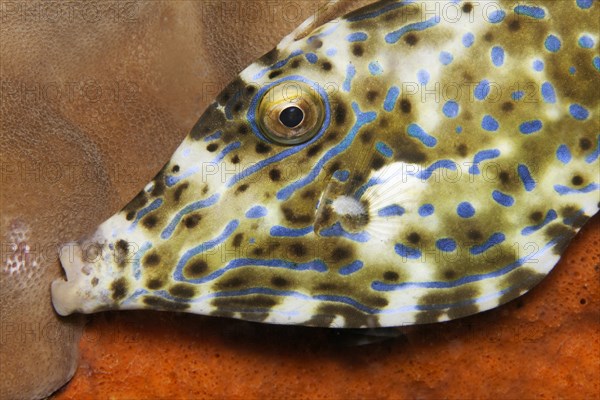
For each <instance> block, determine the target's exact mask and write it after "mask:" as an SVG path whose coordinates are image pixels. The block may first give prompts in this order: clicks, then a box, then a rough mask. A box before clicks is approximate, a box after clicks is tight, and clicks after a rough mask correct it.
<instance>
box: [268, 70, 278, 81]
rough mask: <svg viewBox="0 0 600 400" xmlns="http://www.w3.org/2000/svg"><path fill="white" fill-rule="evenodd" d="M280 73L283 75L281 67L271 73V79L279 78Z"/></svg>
mask: <svg viewBox="0 0 600 400" xmlns="http://www.w3.org/2000/svg"><path fill="white" fill-rule="evenodd" d="M279 75H281V70H280V69H278V70H277V71H271V72H270V73H269V79H273V78H277V77H278V76H279Z"/></svg>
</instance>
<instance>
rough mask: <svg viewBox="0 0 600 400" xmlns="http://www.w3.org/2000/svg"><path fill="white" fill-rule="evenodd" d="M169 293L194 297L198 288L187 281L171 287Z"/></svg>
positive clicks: (176, 295) (186, 297)
mask: <svg viewBox="0 0 600 400" xmlns="http://www.w3.org/2000/svg"><path fill="white" fill-rule="evenodd" d="M169 293H170V294H171V295H173V296H175V297H181V298H184V299H189V298H191V297H194V295H195V294H196V289H195V288H194V287H193V286H191V285H188V284H185V283H178V284H175V285H173V286H171V288H170V289H169Z"/></svg>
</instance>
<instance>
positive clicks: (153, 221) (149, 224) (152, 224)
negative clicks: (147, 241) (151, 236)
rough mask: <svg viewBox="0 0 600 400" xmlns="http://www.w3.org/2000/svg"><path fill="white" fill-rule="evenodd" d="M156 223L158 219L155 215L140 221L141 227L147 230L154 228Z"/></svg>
mask: <svg viewBox="0 0 600 400" xmlns="http://www.w3.org/2000/svg"><path fill="white" fill-rule="evenodd" d="M157 222H158V218H157V217H156V216H155V215H148V216H147V217H146V218H144V219H142V225H144V226H145V227H146V228H148V229H152V228H154V227H155V226H156V223H157Z"/></svg>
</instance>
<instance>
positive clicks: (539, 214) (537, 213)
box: [529, 211, 544, 222]
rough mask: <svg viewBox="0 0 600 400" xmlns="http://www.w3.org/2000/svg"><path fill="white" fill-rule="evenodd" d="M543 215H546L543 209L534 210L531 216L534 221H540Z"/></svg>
mask: <svg viewBox="0 0 600 400" xmlns="http://www.w3.org/2000/svg"><path fill="white" fill-rule="evenodd" d="M543 216H544V214H543V213H542V212H541V211H534V212H532V213H531V215H530V216H529V218H530V219H531V220H532V221H534V222H539V221H541V219H542V217H543Z"/></svg>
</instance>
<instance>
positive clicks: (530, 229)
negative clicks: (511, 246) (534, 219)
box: [521, 210, 558, 236]
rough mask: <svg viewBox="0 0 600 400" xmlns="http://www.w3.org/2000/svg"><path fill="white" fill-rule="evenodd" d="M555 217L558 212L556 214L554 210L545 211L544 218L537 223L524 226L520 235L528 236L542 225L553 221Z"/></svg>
mask: <svg viewBox="0 0 600 400" xmlns="http://www.w3.org/2000/svg"><path fill="white" fill-rule="evenodd" d="M556 218H558V214H556V211H554V210H549V211H548V212H547V213H546V218H544V220H543V221H542V222H541V223H539V224H537V225H531V226H526V227H525V228H523V230H522V231H521V235H523V236H529V235H531V234H533V233H535V232H537V231H539V230H540V229H542V228H543V227H544V226H546V225H548V224H549V223H550V222H552V221H554V220H555V219H556Z"/></svg>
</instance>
